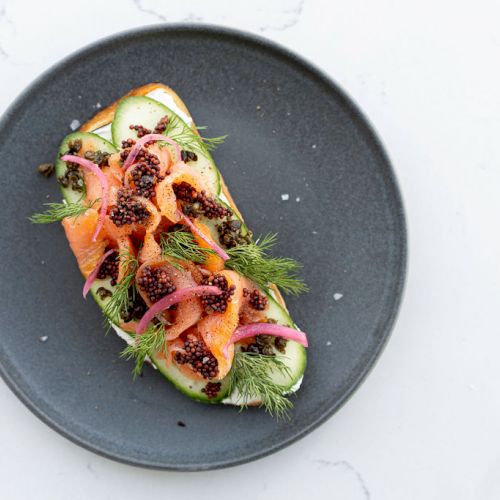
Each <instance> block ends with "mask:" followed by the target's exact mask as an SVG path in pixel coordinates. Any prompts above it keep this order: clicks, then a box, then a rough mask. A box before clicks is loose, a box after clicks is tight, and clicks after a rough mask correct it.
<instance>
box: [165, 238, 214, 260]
mask: <svg viewBox="0 0 500 500" xmlns="http://www.w3.org/2000/svg"><path fill="white" fill-rule="evenodd" d="M160 245H161V251H162V254H163V255H164V256H165V257H171V258H174V259H179V260H187V261H191V262H195V263H196V264H204V263H205V262H206V261H207V256H208V255H209V254H214V253H215V252H214V251H213V250H212V249H211V248H203V247H200V246H198V244H197V243H196V241H195V239H194V237H193V235H192V234H191V233H187V232H186V231H172V232H170V233H162V235H161V240H160Z"/></svg>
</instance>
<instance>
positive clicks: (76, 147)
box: [57, 139, 85, 193]
mask: <svg viewBox="0 0 500 500" xmlns="http://www.w3.org/2000/svg"><path fill="white" fill-rule="evenodd" d="M81 149H82V141H81V140H80V139H75V140H73V141H69V142H68V151H66V153H65V154H68V155H75V154H78V153H79V152H80V150H81ZM57 180H58V181H59V183H60V184H61V186H62V187H64V188H68V187H71V189H72V190H73V191H77V192H79V193H82V192H83V191H84V189H85V183H84V182H83V176H82V173H81V171H80V166H79V165H78V164H77V163H72V162H69V161H68V162H66V172H64V175H61V176H60V177H59V178H58V179H57Z"/></svg>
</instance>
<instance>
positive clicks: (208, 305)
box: [201, 274, 236, 314]
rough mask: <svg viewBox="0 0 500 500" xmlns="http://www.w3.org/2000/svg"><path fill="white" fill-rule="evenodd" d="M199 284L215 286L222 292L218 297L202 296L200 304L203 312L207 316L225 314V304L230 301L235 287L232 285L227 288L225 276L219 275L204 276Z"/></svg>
mask: <svg viewBox="0 0 500 500" xmlns="http://www.w3.org/2000/svg"><path fill="white" fill-rule="evenodd" d="M201 284H202V285H209V286H216V287H218V288H220V289H221V290H222V293H221V294H220V295H203V296H202V297H201V303H202V304H203V307H204V308H205V312H206V313H207V314H212V313H214V312H218V313H224V312H226V309H227V303H228V302H229V301H230V300H231V296H232V295H233V294H234V291H235V290H236V287H235V286H234V285H231V286H229V284H228V282H227V279H226V278H225V276H222V275H220V274H215V275H211V276H206V277H205V278H203V280H202V282H201Z"/></svg>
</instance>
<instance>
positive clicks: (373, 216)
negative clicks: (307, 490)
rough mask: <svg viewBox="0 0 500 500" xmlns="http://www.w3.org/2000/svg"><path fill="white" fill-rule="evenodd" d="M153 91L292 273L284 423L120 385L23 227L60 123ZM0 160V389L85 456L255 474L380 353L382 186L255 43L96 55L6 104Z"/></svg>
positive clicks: (202, 37)
mask: <svg viewBox="0 0 500 500" xmlns="http://www.w3.org/2000/svg"><path fill="white" fill-rule="evenodd" d="M157 80H158V81H162V82H165V83H167V84H168V85H170V86H172V87H173V88H174V89H175V90H177V91H178V92H179V94H180V95H181V97H182V98H183V100H184V101H185V102H186V103H187V105H188V106H189V108H190V110H191V112H192V113H193V115H194V117H195V119H196V121H197V123H198V124H202V125H209V126H210V129H209V133H210V134H213V135H220V134H223V133H228V134H229V138H228V140H227V142H226V144H225V145H224V146H223V147H221V148H220V149H219V150H217V152H216V153H215V160H216V163H217V164H218V165H219V167H220V169H221V171H222V173H223V175H224V177H225V179H226V181H227V184H228V185H229V187H230V189H231V193H232V194H233V196H234V198H235V199H236V200H237V202H238V206H239V207H240V209H241V210H242V212H243V214H244V215H245V216H246V219H247V222H248V223H249V225H250V227H251V228H252V229H253V230H254V231H255V233H257V234H258V233H265V232H268V231H279V234H280V243H279V245H278V248H277V253H280V254H284V255H287V256H290V257H294V258H296V259H298V260H300V261H301V262H303V264H304V276H305V278H306V280H307V282H308V283H309V285H310V287H311V292H310V293H309V294H308V295H306V296H303V297H300V298H291V299H289V300H288V304H289V307H290V310H291V312H292V315H293V317H294V318H295V320H296V322H297V323H298V324H299V325H300V326H301V327H302V328H303V329H304V330H305V331H306V332H308V334H309V339H310V349H309V358H308V367H307V371H306V377H305V380H304V384H303V387H302V389H301V390H300V392H299V394H298V396H297V397H296V398H294V399H295V409H294V411H293V413H292V419H291V421H290V422H276V421H274V420H273V419H272V418H270V417H269V416H268V415H266V414H265V413H264V411H262V410H259V409H251V410H249V411H246V412H243V413H238V410H237V409H235V408H228V407H223V406H205V405H202V404H198V403H195V402H193V401H191V400H189V399H188V398H186V397H185V396H183V395H182V394H180V393H179V392H177V391H176V390H175V389H174V387H173V386H171V385H170V384H169V383H168V382H167V381H165V380H164V379H163V378H162V377H161V375H159V374H158V373H155V372H153V370H152V369H146V370H145V375H144V377H143V378H142V379H140V380H138V381H137V382H135V383H134V382H132V378H131V373H130V371H131V368H132V366H131V364H130V363H127V362H126V361H124V360H122V359H120V358H119V357H118V353H119V351H120V350H121V349H122V342H121V340H119V339H118V338H117V337H115V336H113V335H108V336H104V332H103V329H102V317H101V314H100V311H99V309H98V307H97V306H96V305H95V304H94V303H93V301H92V300H89V301H87V302H84V301H83V300H82V298H81V288H82V283H83V281H82V277H81V276H80V274H79V272H78V270H77V267H76V265H75V259H74V257H73V255H72V254H71V251H70V249H69V247H68V245H67V242H66V239H65V237H64V234H63V231H62V229H61V227H60V226H59V225H53V226H51V227H40V226H32V225H31V224H30V223H29V222H28V221H27V217H28V216H29V215H30V214H31V213H33V212H35V211H39V210H40V207H41V204H42V203H44V202H46V201H47V199H46V195H47V194H50V199H51V200H57V199H59V194H58V188H57V186H56V182H55V180H54V179H51V180H50V181H48V180H45V179H44V178H42V177H41V176H40V175H39V174H37V173H36V172H35V167H36V165H37V164H38V163H41V162H43V161H51V160H53V159H54V156H55V154H56V151H57V147H58V144H59V142H60V141H61V139H62V138H63V137H64V136H65V135H66V134H67V133H68V132H70V129H69V124H70V123H71V121H72V120H73V119H78V120H80V121H81V122H83V121H84V120H86V119H88V118H90V117H91V116H92V115H93V114H94V113H95V112H96V108H95V105H96V104H97V103H98V102H100V103H102V104H103V105H107V104H108V103H110V102H112V101H113V100H115V99H116V98H118V97H120V96H121V95H123V94H124V93H125V92H127V91H128V90H129V89H130V88H132V87H135V86H138V85H141V84H143V83H146V82H150V81H157ZM0 158H2V171H3V177H2V182H1V184H0V193H1V196H2V199H3V205H2V206H3V211H2V214H1V219H0V220H1V225H2V238H1V239H0V257H1V263H2V264H1V265H2V287H1V288H0V320H1V324H2V328H1V333H0V335H1V337H0V361H1V372H2V375H3V377H4V379H5V380H6V382H7V383H8V384H9V386H10V387H11V388H12V390H13V391H14V392H15V393H16V394H17V395H18V396H19V398H21V400H22V401H23V402H24V403H25V404H26V405H27V406H28V407H29V408H30V409H31V410H32V411H33V412H34V413H35V414H36V415H38V416H39V417H40V418H42V420H44V421H45V422H46V423H48V424H49V425H50V426H51V427H53V428H54V429H56V430H57V431H58V432H60V433H61V434H63V435H65V436H67V437H68V438H70V439H71V440H73V441H74V442H76V443H78V444H80V445H83V446H85V447H86V448H89V449H91V450H93V451H96V452H97V453H100V454H102V455H105V456H107V457H110V458H113V459H116V460H120V461H122V462H126V463H130V464H136V465H142V466H148V467H156V468H163V469H176V470H200V469H210V468H217V467H225V466H229V465H235V464H238V463H242V462H246V461H249V460H252V459H255V458H258V457H262V456H264V455H267V454H269V453H271V452H273V451H276V450H278V449H280V448H282V447H283V446H285V445H287V444H290V443H291V442H293V441H295V440H296V439H298V438H300V437H301V436H304V435H305V434H307V433H308V432H310V431H311V430H312V429H314V428H315V427H316V426H317V425H319V424H320V423H321V422H323V421H324V420H325V419H326V418H328V417H329V416H330V415H332V414H333V413H334V412H335V411H336V410H337V409H338V408H339V407H340V406H341V405H342V404H343V403H344V402H345V401H346V400H347V398H348V397H349V396H350V395H351V394H352V393H353V391H354V390H355V389H356V388H357V387H358V385H359V384H360V382H361V381H362V380H363V378H364V377H365V376H366V374H367V373H368V371H369V370H370V368H371V367H372V365H373V363H374V362H375V360H376V358H377V356H378V355H379V353H380V352H381V350H382V348H383V346H384V344H385V342H386V340H387V338H388V336H389V331H390V329H391V327H392V325H393V322H394V319H395V316H396V312H397V309H398V305H399V302H400V298H401V293H402V288H403V282H404V276H405V259H406V233H405V222H404V215H403V208H402V204H401V198H400V195H399V191H398V188H397V184H396V180H395V178H394V173H393V171H392V169H391V166H390V164H389V161H388V159H387V156H386V155H385V153H384V150H383V148H382V146H381V144H380V142H379V140H378V139H377V137H376V135H375V133H374V131H373V130H372V128H371V127H370V125H369V124H368V123H367V122H366V119H365V118H364V117H363V116H362V115H361V114H360V112H359V111H358V109H357V108H356V107H355V105H354V104H353V103H352V102H351V101H350V100H349V99H348V98H347V97H346V95H345V94H344V93H343V92H342V91H341V90H340V89H339V88H338V87H337V86H336V85H335V84H334V83H333V82H332V81H331V80H330V79H329V78H328V77H326V76H325V75H324V74H322V73H321V72H320V71H318V70H317V69H316V68H314V67H312V66H311V65H310V64H309V63H307V62H305V61H304V60H302V59H301V58H299V57H297V56H295V55H293V54H291V53H290V52H288V51H286V50H284V49H282V48H280V47H277V46H276V45H274V44H272V43H270V42H268V41H265V40H263V39H260V38H256V37H253V36H249V35H246V34H242V33H239V32H236V31H230V30H226V29H221V28H215V27H195V26H186V25H183V26H160V27H154V28H147V29H143V30H140V31H134V32H128V33H124V34H119V35H117V36H113V37H111V38H108V39H106V40H103V41H101V42H98V43H96V44H94V45H92V46H90V47H88V48H85V49H83V50H82V51H80V52H78V53H77V54H75V55H72V56H71V57H69V58H67V59H66V60H64V61H63V62H61V63H59V64H58V65H56V66H55V67H53V68H51V69H50V70H49V71H48V72H46V73H45V74H44V75H43V76H42V77H41V78H39V79H38V80H37V81H36V82H35V83H33V84H32V85H31V86H30V87H29V88H28V89H27V90H26V91H25V92H24V93H23V95H22V96H21V97H20V98H19V99H17V101H16V102H15V103H14V104H13V105H12V107H11V108H10V109H9V111H8V112H7V113H6V114H5V115H4V117H3V119H2V121H1V122H0ZM282 194H288V195H289V200H288V201H283V200H282V196H281V195H282ZM299 199H300V201H299ZM337 293H340V294H342V295H343V297H342V298H341V299H340V300H335V299H334V295H335V294H337ZM41 336H48V340H47V341H46V342H41V341H39V337H41ZM178 421H182V422H184V423H185V424H186V427H180V426H178V424H177V422H178Z"/></svg>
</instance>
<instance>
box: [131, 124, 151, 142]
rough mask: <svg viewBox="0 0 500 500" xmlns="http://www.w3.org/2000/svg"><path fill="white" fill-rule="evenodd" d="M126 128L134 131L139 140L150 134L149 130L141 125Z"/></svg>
mask: <svg viewBox="0 0 500 500" xmlns="http://www.w3.org/2000/svg"><path fill="white" fill-rule="evenodd" d="M128 128H129V129H130V130H135V131H136V132H137V137H139V139H140V138H141V137H144V136H145V135H148V134H150V133H151V130H150V129H149V128H146V127H143V126H142V125H129V127H128Z"/></svg>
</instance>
